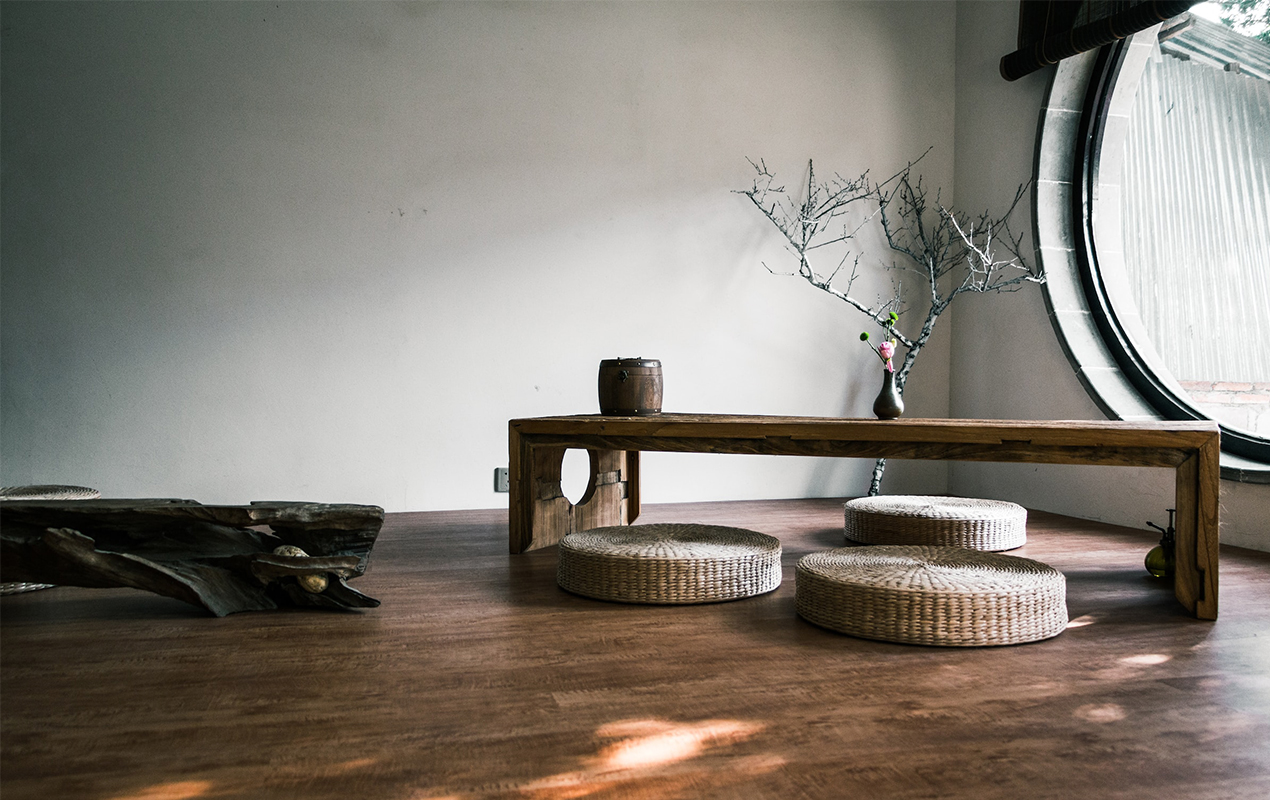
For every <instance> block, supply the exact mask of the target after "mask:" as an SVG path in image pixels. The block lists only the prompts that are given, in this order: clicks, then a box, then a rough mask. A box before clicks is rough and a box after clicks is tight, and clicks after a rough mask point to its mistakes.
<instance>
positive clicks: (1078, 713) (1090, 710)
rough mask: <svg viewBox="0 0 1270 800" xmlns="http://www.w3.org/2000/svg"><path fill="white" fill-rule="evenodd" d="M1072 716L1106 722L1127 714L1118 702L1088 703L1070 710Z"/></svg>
mask: <svg viewBox="0 0 1270 800" xmlns="http://www.w3.org/2000/svg"><path fill="white" fill-rule="evenodd" d="M1072 716H1073V717H1076V718H1077V719H1083V720H1085V721H1086V722H1097V723H1100V724H1106V723H1108V722H1119V721H1120V720H1122V719H1124V718H1125V717H1127V716H1128V714H1126V713H1125V710H1124V707H1123V706H1121V705H1120V704H1119V703H1088V704H1086V705H1083V706H1081V707H1080V708H1078V709H1076V710H1075V711H1073V712H1072Z"/></svg>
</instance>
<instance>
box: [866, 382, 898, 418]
mask: <svg viewBox="0 0 1270 800" xmlns="http://www.w3.org/2000/svg"><path fill="white" fill-rule="evenodd" d="M873 413H874V414H875V415H876V416H877V418H878V419H895V418H896V417H898V416H899V415H900V414H903V413H904V398H903V397H900V390H899V389H896V388H895V373H894V372H887V371H886V370H883V371H882V391H880V392H878V399H876V400H874V401H873Z"/></svg>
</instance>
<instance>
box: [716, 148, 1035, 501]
mask: <svg viewBox="0 0 1270 800" xmlns="http://www.w3.org/2000/svg"><path fill="white" fill-rule="evenodd" d="M931 149H933V148H928V149H927V150H926V152H924V153H922V155H921V156H919V157H918V158H916V159H914V160H913V161H910V162H908V164H907V165H905V166H904V168H902V169H900V170H899V171H898V172H896V173H895V174H894V175H892V176H891V177H889V178H887V179H886V180H884V181H882V182H880V183H872V182H870V180H869V173H868V171H867V170H866V171H865V172H862V173H861V174H860V176H859V177H858V178H853V179H845V178H842V177H841V176H840V175H836V174H835V175H834V176H833V178H830V179H829V180H826V181H817V179H816V172H815V164H814V163H813V162H812V161H810V160H809V161H808V162H807V180H806V182H805V184H803V185H801V186H800V191H799V194H800V196H801V199H800V198H799V197H795V196H793V195H791V194H790V193H789V192H788V191H786V189H785V187H784V186H783V185H776V184H775V180H776V176H775V174H774V173H772V172H771V171H770V170H769V169H768V167H767V163H766V162H765V161H763V160H762V159H760V160H759V161H758V163H755V162H754V161H752V160H750V162H749V163H750V165H751V166H752V167H753V168H754V172H755V176H754V181H753V183H752V185H751V186H750V188H749V189H745V190H739V191H738V192H737V193H738V194H743V195H745V196H746V197H748V198H749V199H750V201H751V202H752V203H753V204H754V206H755V208H757V209H758V210H759V212H760V213H761V214H763V216H764V217H766V218H767V220H768V221H769V222H770V223H772V225H773V226H774V227H775V228H776V229H777V230H778V231H780V233H781V236H782V237H783V238H784V240H785V246H786V248H787V249H788V250H789V251H790V253H792V254H793V255H794V256H795V257H797V259H798V268H797V270H795V271H792V272H789V273H776V272H775V271H774V270H772V269H771V267H768V266H767V264H766V263H764V264H763V266H764V267H765V268H767V270H768V272H772V273H773V274H785V275H794V274H797V275H799V276H800V277H802V278H803V279H804V280H806V281H807V282H808V283H810V284H811V285H812V286H814V287H816V288H817V289H819V290H821V291H823V292H826V293H827V294H830V295H833V296H834V297H836V298H838V299H839V300H842V301H843V302H844V303H846V304H847V305H849V306H851V307H852V308H854V309H856V310H857V311H859V312H861V313H862V314H864V315H865V316H867V317H868V318H869V319H870V320H872V322H873V323H874V324H875V325H877V326H878V327H879V328H882V329H884V330H886V331H888V335H889V336H892V337H894V339H895V340H896V341H897V342H898V344H899V345H900V346H902V347H903V348H904V351H905V352H904V356H903V359H902V361H901V362H900V367H899V369H897V370H896V372H895V385H896V388H897V389H899V390H900V391H901V392H902V391H903V390H904V386H905V384H906V383H907V381H908V375H909V372H910V371H911V370H912V368H913V366H914V364H915V363H916V361H917V356H918V354H919V353H920V352H921V351H922V348H924V347H925V346H926V343H927V342H928V341H929V340H930V337H931V335H932V334H933V333H934V330H935V323H936V321H937V320H938V319H939V316H940V315H941V314H943V313H944V311H946V310H947V309H948V306H949V305H951V304H952V302H953V300H955V299H956V298H957V297H958V296H960V295H962V294H966V293H980V294H982V293H987V292H1013V291H1018V290H1019V289H1021V288H1022V287H1023V286H1025V285H1027V284H1029V283H1044V282H1045V273H1044V271H1043V269H1042V268H1041V266H1040V265H1039V264H1038V265H1036V266H1033V265H1031V264H1029V263H1028V261H1027V259H1026V258H1025V257H1024V255H1023V237H1022V236H1021V235H1015V234H1014V233H1013V232H1012V231H1011V230H1010V224H1009V222H1010V217H1011V216H1012V215H1013V213H1014V211H1015V209H1017V208H1018V206H1019V203H1020V202H1021V201H1022V199H1023V197H1024V196H1025V194H1026V192H1027V188H1028V184H1023V185H1021V186H1020V187H1019V188H1018V191H1017V192H1016V193H1015V196H1014V200H1013V202H1011V203H1010V205H1009V207H1008V208H1007V209H1006V211H1005V213H1004V214H1002V215H1000V216H995V217H994V216H992V214H991V213H990V212H988V211H984V212H983V213H981V214H979V215H978V216H975V217H970V216H968V215H966V214H964V213H962V212H958V211H955V210H952V209H949V208H946V207H945V206H943V205H942V204H941V202H940V196H941V192H940V191H939V190H936V192H935V198H934V202H933V204H932V203H931V201H930V200H929V199H928V190H927V189H926V187H925V186H924V185H923V182H922V176H921V175H915V174H914V167H915V166H916V165H917V163H918V162H920V161H921V160H922V159H923V158H925V157H926V155H927V154H928V153H930V151H931ZM852 220H855V222H854V223H852ZM874 220H876V221H877V224H878V225H879V226H880V227H881V230H882V234H883V236H884V237H885V238H886V243H887V246H888V247H889V248H890V249H891V251H892V252H894V253H897V254H898V255H899V256H901V257H902V258H901V259H900V263H898V264H897V263H894V262H892V263H891V264H889V265H887V266H886V267H885V268H886V269H889V270H891V271H894V272H897V273H902V272H915V273H917V274H918V275H920V276H921V284H922V285H923V290H924V291H923V293H924V294H925V295H926V298H925V309H926V310H925V313H924V314H921V322H920V326H919V327H918V330H917V332H916V333H911V332H910V333H909V334H907V335H906V334H905V333H903V332H902V331H900V330H899V329H898V327H897V326H892V325H891V324H890V323H891V319H890V314H891V312H895V313H896V314H897V315H899V316H900V318H901V319H900V323H903V322H904V320H903V315H904V313H905V311H906V310H908V307H909V304H906V303H905V301H904V297H903V291H902V289H903V286H902V284H901V283H900V282H899V281H895V282H894V284H893V285H894V287H895V291H894V294H893V295H892V296H891V297H890V298H888V299H886V300H883V299H881V298H878V300H877V301H876V302H874V303H867V302H864V301H863V300H861V299H859V298H857V297H855V296H853V295H852V293H851V292H852V288H853V286H854V284H855V281H856V278H857V277H859V274H860V272H859V268H860V259H861V258H862V257H863V253H862V252H861V251H860V250H858V249H856V248H855V244H856V242H857V241H858V238H857V237H858V236H859V234H860V232H861V231H863V230H864V229H865V227H866V226H868V225H870V224H872V223H873V222H874ZM832 246H841V247H843V248H845V251H846V252H845V253H844V254H843V255H842V256H841V257H840V258H839V259H838V262H837V265H836V266H835V267H834V269H833V270H832V271H831V272H830V273H829V274H828V276H827V277H826V276H824V275H822V274H820V273H817V272H816V271H815V270H814V269H813V268H812V265H811V255H812V254H814V253H815V252H816V251H818V250H823V249H824V248H828V247H832ZM848 263H850V264H851V272H850V275H849V276H848V277H847V279H846V286H845V287H839V286H835V285H834V281H835V280H836V279H837V278H838V276H839V274H841V273H842V271H843V269H844V268H845V267H846V265H847V264H848ZM945 278H948V280H945ZM914 305H915V304H914ZM897 325H898V324H897ZM905 327H906V328H907V329H908V330H909V331H912V327H911V326H905ZM897 355H898V353H897ZM885 464H886V462H885V460H883V459H878V461H877V464H876V465H875V468H874V471H873V479H872V482H871V485H870V488H869V494H877V493H878V491H879V486H880V484H881V480H882V473H883V470H884V468H885Z"/></svg>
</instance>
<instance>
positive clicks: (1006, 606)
mask: <svg viewBox="0 0 1270 800" xmlns="http://www.w3.org/2000/svg"><path fill="white" fill-rule="evenodd" d="M795 574H796V580H797V582H796V584H795V587H794V605H795V608H796V609H797V611H798V615H799V616H801V617H802V618H803V619H806V620H807V621H809V622H813V623H815V624H817V625H820V626H821V627H824V628H828V629H830V630H834V631H838V632H840V633H846V634H850V635H851V636H859V637H861V638H865V639H880V640H882V641H886V642H905V643H909V644H926V645H940V646H944V647H978V646H986V645H1002V644H1021V643H1023V642H1035V641H1039V640H1041V639H1048V638H1050V637H1052V636H1057V635H1058V634H1060V633H1062V632H1063V631H1064V630H1065V629H1066V627H1067V580H1066V579H1065V578H1064V577H1063V573H1061V572H1059V571H1058V570H1056V569H1054V568H1053V567H1051V566H1049V565H1048V564H1042V563H1041V562H1039V561H1033V560H1032V559H1030V558H1019V557H1018V556H1007V555H1001V554H998V553H984V552H981V551H978V550H968V549H965V548H961V547H921V546H900V545H896V546H879V547H843V548H839V549H837V550H829V551H827V552H823V553H812V554H811V555H808V556H804V557H803V558H802V559H801V560H800V561H799V562H798V567H797V570H796V573H795Z"/></svg>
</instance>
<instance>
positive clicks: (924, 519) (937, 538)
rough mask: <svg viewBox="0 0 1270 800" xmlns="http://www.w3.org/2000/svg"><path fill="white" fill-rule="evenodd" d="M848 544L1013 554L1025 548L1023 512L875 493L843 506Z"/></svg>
mask: <svg viewBox="0 0 1270 800" xmlns="http://www.w3.org/2000/svg"><path fill="white" fill-rule="evenodd" d="M843 510H844V515H845V520H844V524H843V532H844V533H845V534H846V537H847V541H850V542H861V543H863V544H923V545H932V546H935V547H969V548H971V549H973V550H991V551H996V550H1013V549H1014V548H1016V547H1022V546H1023V545H1025V544H1027V509H1026V508H1024V507H1023V506H1021V505H1017V504H1015V503H1007V502H1005V501H1003V500H981V499H978V498H974V497H925V496H921V495H879V496H877V497H860V498H857V499H855V500H849V501H847V503H846V505H845V506H843Z"/></svg>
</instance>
